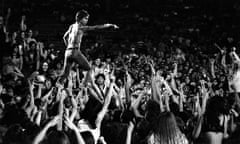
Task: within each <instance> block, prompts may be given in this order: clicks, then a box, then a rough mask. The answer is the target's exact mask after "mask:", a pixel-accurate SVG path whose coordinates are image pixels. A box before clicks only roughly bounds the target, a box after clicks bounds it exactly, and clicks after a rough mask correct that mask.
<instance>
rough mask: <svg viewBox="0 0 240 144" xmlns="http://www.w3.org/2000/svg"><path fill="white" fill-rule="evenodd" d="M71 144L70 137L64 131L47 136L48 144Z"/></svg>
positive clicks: (53, 132)
mask: <svg viewBox="0 0 240 144" xmlns="http://www.w3.org/2000/svg"><path fill="white" fill-rule="evenodd" d="M54 143H55V144H70V140H69V138H68V136H67V135H66V134H65V133H64V132H62V131H56V130H53V131H51V132H50V133H49V134H48V136H47V144H54Z"/></svg>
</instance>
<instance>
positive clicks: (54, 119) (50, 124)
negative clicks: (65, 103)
mask: <svg viewBox="0 0 240 144" xmlns="http://www.w3.org/2000/svg"><path fill="white" fill-rule="evenodd" d="M59 120H60V116H55V117H54V118H53V119H52V120H51V121H49V122H48V126H50V127H53V126H55V125H57V124H58V122H59Z"/></svg>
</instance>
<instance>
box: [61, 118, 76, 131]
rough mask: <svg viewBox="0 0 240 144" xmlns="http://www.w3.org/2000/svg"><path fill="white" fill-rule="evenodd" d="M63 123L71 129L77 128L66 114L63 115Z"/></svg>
mask: <svg viewBox="0 0 240 144" xmlns="http://www.w3.org/2000/svg"><path fill="white" fill-rule="evenodd" d="M64 123H65V124H66V125H67V126H68V127H69V128H70V129H71V130H74V129H77V126H76V125H75V124H74V123H73V122H72V121H71V120H70V119H69V118H68V117H67V116H64Z"/></svg>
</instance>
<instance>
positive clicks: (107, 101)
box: [96, 82, 113, 128]
mask: <svg viewBox="0 0 240 144" xmlns="http://www.w3.org/2000/svg"><path fill="white" fill-rule="evenodd" d="M112 91H113V83H112V82H111V84H110V88H109V90H108V93H107V95H106V98H105V102H104V104H103V108H102V110H101V111H100V112H99V113H98V116H97V119H96V126H97V128H100V126H101V123H102V120H103V118H104V116H105V114H106V113H107V110H108V106H109V104H110V102H111V99H112V96H113V94H112Z"/></svg>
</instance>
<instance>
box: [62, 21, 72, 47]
mask: <svg viewBox="0 0 240 144" xmlns="http://www.w3.org/2000/svg"><path fill="white" fill-rule="evenodd" d="M71 30H72V25H71V26H70V27H69V28H68V30H67V31H66V32H65V34H64V35H63V41H64V44H65V45H66V46H67V45H68V41H67V38H68V36H69V33H70V32H71Z"/></svg>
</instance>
